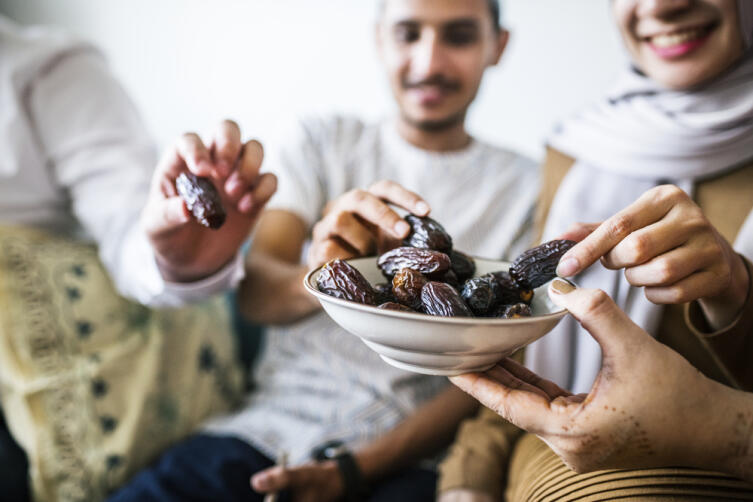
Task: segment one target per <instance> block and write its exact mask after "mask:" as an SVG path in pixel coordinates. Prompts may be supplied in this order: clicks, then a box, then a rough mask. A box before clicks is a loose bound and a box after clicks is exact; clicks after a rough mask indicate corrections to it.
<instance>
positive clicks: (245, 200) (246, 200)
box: [238, 194, 254, 213]
mask: <svg viewBox="0 0 753 502" xmlns="http://www.w3.org/2000/svg"><path fill="white" fill-rule="evenodd" d="M253 204H254V201H253V200H252V197H251V194H246V195H244V196H243V197H242V198H241V201H240V202H239V203H238V211H240V212H241V213H247V212H248V211H250V210H251V206H253Z"/></svg>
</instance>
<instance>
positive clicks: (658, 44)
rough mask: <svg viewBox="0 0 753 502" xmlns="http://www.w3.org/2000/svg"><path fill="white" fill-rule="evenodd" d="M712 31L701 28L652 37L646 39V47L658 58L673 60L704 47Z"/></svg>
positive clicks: (711, 28)
mask: <svg viewBox="0 0 753 502" xmlns="http://www.w3.org/2000/svg"><path fill="white" fill-rule="evenodd" d="M712 31H713V27H703V28H690V29H686V30H682V31H678V32H675V33H669V34H662V35H654V36H653V37H651V38H649V39H648V45H649V47H651V49H652V50H653V51H654V52H655V53H656V54H657V55H658V56H659V57H661V58H664V59H674V58H678V57H682V56H685V55H686V54H690V53H691V52H693V51H695V50H696V49H698V48H699V47H701V46H702V45H704V44H705V43H706V42H707V41H708V39H709V37H710V36H711V32H712Z"/></svg>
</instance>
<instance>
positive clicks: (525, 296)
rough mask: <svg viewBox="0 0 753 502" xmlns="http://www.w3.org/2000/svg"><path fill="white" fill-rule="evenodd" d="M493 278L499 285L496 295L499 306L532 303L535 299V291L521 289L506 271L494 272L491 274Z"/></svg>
mask: <svg viewBox="0 0 753 502" xmlns="http://www.w3.org/2000/svg"><path fill="white" fill-rule="evenodd" d="M489 275H490V276H492V277H493V278H494V280H495V282H496V284H497V289H496V290H495V293H496V294H497V303H498V304H512V303H518V302H523V303H531V300H532V299H533V290H531V289H520V288H519V287H518V286H517V285H516V284H515V281H513V280H512V277H510V273H509V272H507V271H504V270H500V271H499V272H492V273H491V274H489Z"/></svg>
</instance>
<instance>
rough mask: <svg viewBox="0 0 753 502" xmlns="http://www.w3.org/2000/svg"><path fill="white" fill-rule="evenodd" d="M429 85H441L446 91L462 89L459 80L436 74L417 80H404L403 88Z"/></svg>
mask: <svg viewBox="0 0 753 502" xmlns="http://www.w3.org/2000/svg"><path fill="white" fill-rule="evenodd" d="M428 86H433V87H439V88H440V89H442V90H444V91H457V90H458V89H460V83H459V82H458V81H457V80H450V79H448V78H446V77H444V76H442V75H436V76H433V77H429V78H427V79H424V80H419V81H417V82H409V81H407V80H403V89H417V88H420V87H428Z"/></svg>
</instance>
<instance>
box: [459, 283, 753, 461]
mask: <svg viewBox="0 0 753 502" xmlns="http://www.w3.org/2000/svg"><path fill="white" fill-rule="evenodd" d="M572 289H573V288H572V286H570V285H569V284H566V283H564V282H563V281H556V280H555V281H554V283H553V285H552V286H551V287H550V297H551V299H552V301H554V302H555V303H556V304H557V305H559V306H562V307H565V308H567V309H568V310H569V311H570V313H571V314H572V315H573V316H574V317H575V318H576V319H577V320H578V321H579V322H580V323H581V324H582V325H583V327H584V328H586V329H587V330H588V331H589V332H590V333H591V335H592V336H593V337H594V338H595V339H596V341H597V342H598V343H599V345H601V349H602V367H601V371H600V372H599V375H598V376H597V378H596V381H595V382H594V384H593V387H592V388H591V391H590V392H589V393H588V394H587V395H586V394H578V395H573V394H571V393H569V392H567V391H565V390H564V389H562V388H560V387H558V386H557V385H555V384H554V383H552V382H550V381H548V380H544V379H542V378H540V377H539V376H537V375H535V374H534V373H532V372H531V371H529V370H528V369H526V368H525V367H523V366H521V365H520V364H517V363H516V362H515V361H513V360H511V359H506V360H504V361H502V362H501V363H499V364H498V365H497V366H495V367H494V368H492V369H491V370H489V371H487V372H485V373H471V374H467V375H461V376H457V377H452V378H451V379H450V380H452V382H453V383H454V384H455V385H457V386H458V387H460V388H461V389H463V390H465V391H466V392H468V393H469V394H471V395H472V396H474V397H475V398H476V399H478V400H479V401H481V403H482V404H484V405H486V406H487V407H489V408H490V409H492V410H494V411H496V412H497V413H499V414H500V415H501V416H502V417H504V418H506V419H507V420H509V421H510V422H512V423H513V424H515V425H517V426H518V427H521V428H522V429H525V430H527V431H529V432H532V433H534V434H536V435H537V436H539V437H540V438H541V439H542V440H544V441H545V442H546V443H547V444H548V445H549V446H550V447H551V448H552V450H553V451H554V452H555V453H556V454H557V455H558V456H559V457H560V458H561V459H562V460H563V461H564V462H565V464H567V465H568V466H569V467H570V468H572V469H574V470H575V471H577V472H586V471H593V470H599V469H608V468H646V467H654V466H669V465H686V466H691V467H705V468H716V469H720V468H723V466H724V465H725V462H726V461H727V457H729V456H730V449H729V448H728V447H729V445H731V444H732V443H733V442H734V440H735V438H734V431H732V430H730V429H731V427H730V425H729V424H728V423H727V422H728V420H727V418H728V417H729V412H728V409H729V407H730V403H733V402H735V399H736V398H735V397H734V396H731V395H730V393H731V392H735V391H732V390H731V389H728V388H727V387H724V386H722V385H721V384H718V383H715V382H712V381H711V380H709V379H707V378H706V377H704V376H703V375H701V373H700V372H699V371H698V370H696V369H695V368H694V367H692V366H691V365H690V364H689V363H688V362H687V361H686V360H685V359H683V358H682V357H681V356H680V355H679V354H677V353H676V352H674V351H672V350H671V349H669V348H668V347H666V346H665V345H662V344H661V343H659V342H657V341H656V340H654V339H653V338H652V337H651V336H650V335H648V333H646V332H645V331H643V330H642V329H640V328H639V327H638V326H636V325H635V324H634V323H633V322H632V321H631V320H630V319H629V318H628V317H627V315H626V314H625V313H624V312H622V311H621V310H620V309H619V308H618V307H617V306H616V305H615V303H614V302H613V301H612V300H611V299H610V298H609V296H608V295H607V294H606V293H604V292H603V291H599V290H583V289H578V290H574V291H573V290H572ZM737 401H739V398H737ZM749 432H750V431H749V430H748V431H747V432H746V433H749ZM745 445H747V442H746V443H745Z"/></svg>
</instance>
